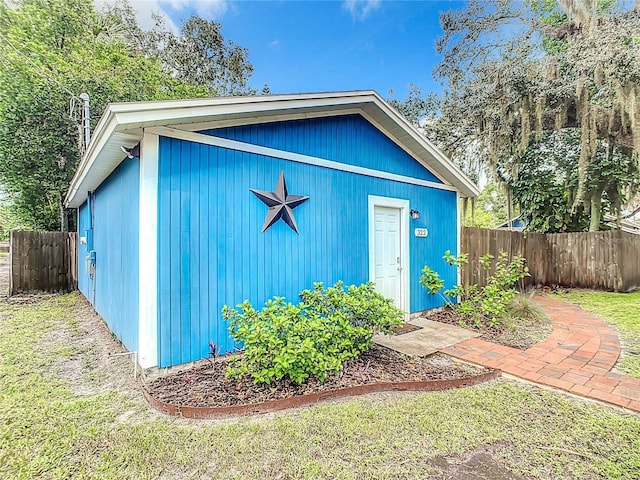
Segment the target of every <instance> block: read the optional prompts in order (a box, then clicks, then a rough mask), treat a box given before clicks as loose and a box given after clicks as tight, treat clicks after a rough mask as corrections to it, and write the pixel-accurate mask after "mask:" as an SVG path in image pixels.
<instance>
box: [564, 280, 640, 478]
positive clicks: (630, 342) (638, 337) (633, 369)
mask: <svg viewBox="0 0 640 480" xmlns="http://www.w3.org/2000/svg"><path fill="white" fill-rule="evenodd" d="M559 296H560V298H562V299H563V300H568V301H571V302H575V303H577V304H579V305H580V306H581V307H582V308H584V309H585V310H588V311H590V312H593V313H595V314H597V315H599V316H600V317H602V318H603V319H604V320H606V321H607V322H609V323H610V324H612V325H613V326H614V327H615V328H616V330H617V331H618V333H619V335H620V338H621V340H622V344H623V346H624V352H623V355H622V357H621V358H620V360H619V361H618V365H617V367H618V369H619V370H620V371H622V372H624V373H626V374H627V375H630V376H632V377H635V378H640V290H637V291H635V292H632V293H613V292H595V291H592V290H572V291H571V292H570V293H567V294H561V295H559ZM638 478H640V475H639V476H638Z"/></svg>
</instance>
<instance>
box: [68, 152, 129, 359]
mask: <svg viewBox="0 0 640 480" xmlns="http://www.w3.org/2000/svg"><path fill="white" fill-rule="evenodd" d="M139 184H140V164H139V161H138V159H137V158H134V159H128V160H124V161H123V162H122V163H121V164H120V166H119V167H118V168H117V169H116V170H114V172H113V173H112V174H111V175H110V176H109V177H108V178H107V179H106V180H105V181H104V182H103V183H102V184H101V185H100V187H99V188H98V189H97V190H96V191H95V200H94V205H93V209H94V224H93V227H94V239H93V246H94V250H95V251H96V274H95V289H96V293H95V305H94V308H95V309H96V311H97V312H98V313H99V314H100V315H101V316H102V318H103V319H104V320H105V322H106V323H107V325H109V328H110V329H111V331H112V332H113V333H114V334H115V335H116V336H117V337H118V338H119V339H120V340H121V341H122V343H123V344H124V345H125V346H126V347H127V349H129V350H130V351H135V350H137V349H138V285H139V282H138V250H139V246H138V241H139V216H140V215H139V211H138V208H139ZM84 210H86V208H84ZM82 212H83V208H81V209H80V216H81V217H82V216H83V214H82ZM80 228H82V223H80ZM85 228H86V227H85ZM79 251H80V252H82V248H80V249H79ZM79 256H80V259H79V263H78V265H79V266H80V265H81V264H82V263H83V262H84V259H83V258H82V256H83V255H82V253H79ZM80 268H82V267H80ZM79 277H80V275H79ZM92 287H93V284H92V283H91V282H90V281H89V282H88V284H87V287H86V291H85V290H82V289H81V291H82V293H84V295H85V296H86V297H87V298H89V299H91V298H92V295H93V294H92V292H91V291H90V290H91V289H92Z"/></svg>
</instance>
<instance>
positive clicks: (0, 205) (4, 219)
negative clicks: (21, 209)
mask: <svg viewBox="0 0 640 480" xmlns="http://www.w3.org/2000/svg"><path fill="white" fill-rule="evenodd" d="M12 207H13V205H11V204H10V203H9V202H8V201H7V199H6V198H5V197H4V194H3V193H2V191H1V190H0V241H7V240H8V239H9V233H10V232H11V230H19V229H22V228H24V226H23V224H22V223H21V221H20V218H19V217H18V216H17V215H16V213H15V211H14V209H13V208H12Z"/></svg>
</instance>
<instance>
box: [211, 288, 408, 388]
mask: <svg viewBox="0 0 640 480" xmlns="http://www.w3.org/2000/svg"><path fill="white" fill-rule="evenodd" d="M300 297H301V298H302V302H301V303H300V304H298V305H293V304H292V303H287V302H285V301H284V299H283V298H282V297H275V298H274V299H273V300H268V301H267V303H266V305H265V306H264V308H263V309H262V310H260V311H257V310H256V309H255V308H254V307H253V306H252V305H251V304H250V303H249V302H248V301H245V302H243V303H242V304H240V305H238V308H239V310H235V309H232V308H229V307H228V306H226V305H225V306H224V308H223V309H222V317H223V318H224V319H225V320H227V321H229V322H230V327H229V331H230V333H231V335H232V337H233V338H234V340H235V341H236V342H237V343H241V344H242V345H243V348H244V354H243V356H242V357H239V358H234V359H232V360H233V362H232V363H231V364H230V365H229V369H228V371H227V374H228V375H230V376H232V377H235V378H240V377H242V376H244V375H251V377H252V379H253V381H254V382H256V383H271V382H273V381H278V380H282V379H286V380H289V381H291V382H293V383H296V384H300V383H303V382H304V381H305V380H307V379H308V378H309V377H310V376H313V377H315V378H316V379H318V380H320V381H324V380H325V379H326V378H327V375H329V374H330V373H332V372H338V371H340V370H341V369H342V366H343V363H344V362H346V361H348V360H351V359H354V358H357V357H358V356H360V354H362V353H363V352H365V351H367V350H368V349H369V348H370V347H371V345H372V341H371V339H372V337H373V335H374V333H389V332H391V330H392V329H393V328H395V327H397V326H399V325H400V324H401V323H402V315H403V313H402V311H401V310H399V309H398V308H396V307H395V306H394V305H393V301H392V300H389V299H386V298H384V297H383V296H382V295H380V294H379V293H377V292H376V291H375V290H374V288H373V284H371V283H367V284H363V285H360V286H354V285H351V286H349V287H347V289H346V290H345V289H344V288H343V284H342V282H338V283H336V284H335V285H334V286H333V287H329V288H326V289H325V287H324V286H323V284H322V283H316V284H314V289H313V290H304V291H302V292H301V293H300Z"/></svg>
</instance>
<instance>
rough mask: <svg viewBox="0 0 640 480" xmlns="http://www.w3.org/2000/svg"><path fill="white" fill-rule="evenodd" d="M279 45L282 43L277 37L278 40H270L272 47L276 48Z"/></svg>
mask: <svg viewBox="0 0 640 480" xmlns="http://www.w3.org/2000/svg"><path fill="white" fill-rule="evenodd" d="M279 45H280V40H277V39H276V40H271V41H270V42H269V47H271V48H275V47H277V46H279Z"/></svg>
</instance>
